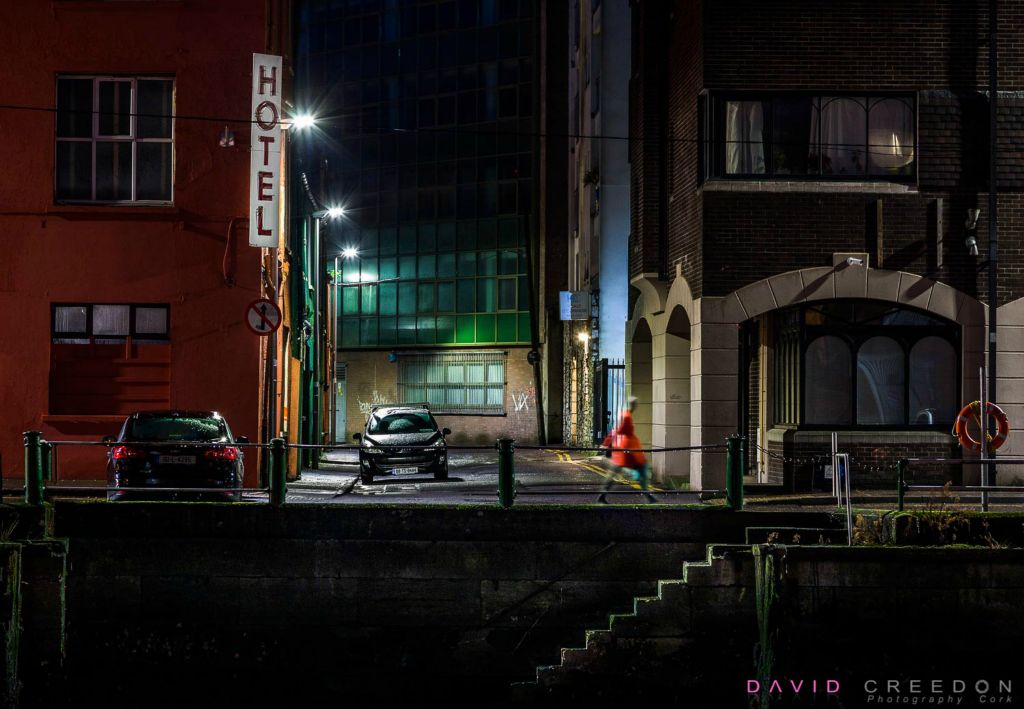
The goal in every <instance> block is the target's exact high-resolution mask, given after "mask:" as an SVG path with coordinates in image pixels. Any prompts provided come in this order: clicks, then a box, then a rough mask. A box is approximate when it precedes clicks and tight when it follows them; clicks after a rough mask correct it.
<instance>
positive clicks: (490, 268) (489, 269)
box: [477, 251, 498, 276]
mask: <svg viewBox="0 0 1024 709" xmlns="http://www.w3.org/2000/svg"><path fill="white" fill-rule="evenodd" d="M497 272H498V254H496V253H495V252H493V251H481V252H480V254H479V257H478V258H477V273H479V274H480V275H481V276H493V275H495V274H496V273H497Z"/></svg>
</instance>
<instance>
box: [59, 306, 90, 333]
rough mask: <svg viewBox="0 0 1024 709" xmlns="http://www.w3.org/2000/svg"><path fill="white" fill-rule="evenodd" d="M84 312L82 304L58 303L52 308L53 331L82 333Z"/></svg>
mask: <svg viewBox="0 0 1024 709" xmlns="http://www.w3.org/2000/svg"><path fill="white" fill-rule="evenodd" d="M85 327H86V312H85V306H84V305H59V306H57V307H56V308H54V315H53V331H54V332H55V333H57V334H58V335H59V334H61V333H84V332H85Z"/></svg>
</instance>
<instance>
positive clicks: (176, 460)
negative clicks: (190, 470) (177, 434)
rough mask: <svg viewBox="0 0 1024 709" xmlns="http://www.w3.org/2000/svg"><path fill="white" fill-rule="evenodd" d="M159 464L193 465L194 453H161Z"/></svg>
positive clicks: (194, 460) (194, 461)
mask: <svg viewBox="0 0 1024 709" xmlns="http://www.w3.org/2000/svg"><path fill="white" fill-rule="evenodd" d="M160 464H161V465H195V464H196V457H195V456H194V455H162V456H160Z"/></svg>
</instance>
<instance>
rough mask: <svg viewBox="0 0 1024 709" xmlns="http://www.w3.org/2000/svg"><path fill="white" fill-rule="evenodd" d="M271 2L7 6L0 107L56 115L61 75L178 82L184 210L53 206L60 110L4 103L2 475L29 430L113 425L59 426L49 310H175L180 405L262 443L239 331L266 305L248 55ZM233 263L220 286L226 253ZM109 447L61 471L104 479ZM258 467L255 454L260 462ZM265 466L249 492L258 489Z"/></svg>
mask: <svg viewBox="0 0 1024 709" xmlns="http://www.w3.org/2000/svg"><path fill="white" fill-rule="evenodd" d="M264 8H265V3H263V2H253V1H252V0H203V1H201V2H199V1H190V0H181V1H177V2H176V1H169V2H167V1H161V0H150V1H148V2H141V1H138V2H133V1H131V0H127V1H122V2H81V1H78V0H34V1H33V2H5V3H0V46H2V47H4V56H3V59H2V61H0V104H18V105H23V106H33V107H44V108H52V107H54V105H55V95H56V77H57V75H58V74H61V73H102V74H123V75H137V74H143V73H151V74H173V75H174V77H175V82H176V83H175V94H176V99H175V105H176V113H177V115H178V116H179V118H178V119H177V120H176V121H175V124H174V137H175V141H174V156H175V168H174V205H173V206H171V207H130V206H129V207H125V206H73V207H72V206H64V205H57V204H55V202H54V189H53V175H54V172H53V171H54V116H53V114H52V113H50V112H41V111H40V112H37V111H29V110H10V109H4V108H0V135H2V136H3V138H2V139H3V142H4V147H3V149H2V155H3V161H2V163H0V164H2V168H0V403H2V405H0V456H2V458H0V470H2V472H3V475H4V477H16V476H19V475H21V473H22V467H23V460H22V458H23V447H22V432H23V431H26V430H29V429H42V430H43V432H44V436H46V437H47V438H49V439H69V438H85V439H91V440H96V439H98V438H99V437H100V436H102V435H104V434H105V433H114V432H116V430H117V429H118V428H119V417H103V416H77V417H76V416H71V417H68V416H64V417H61V418H54V417H51V416H49V414H50V413H51V412H49V411H48V406H49V392H48V386H49V385H48V379H49V363H50V351H51V335H50V327H51V325H50V304H51V303H53V302H84V303H141V302H153V303H167V304H170V324H171V332H170V340H171V355H170V356H171V375H170V404H171V406H173V407H181V408H185V407H187V408H213V409H217V410H219V411H221V412H223V413H224V415H225V416H226V417H227V419H228V421H229V422H230V424H231V426H232V428H233V429H234V430H235V432H236V434H240V435H247V436H249V437H250V438H252V439H255V438H256V436H257V423H258V409H259V402H258V393H259V389H258V386H259V357H258V354H259V353H258V346H259V345H258V342H257V339H258V338H257V337H256V336H255V335H253V334H252V333H251V332H250V331H249V330H248V329H247V328H246V326H245V324H244V321H243V316H244V310H245V306H246V304H247V303H248V302H249V301H251V300H252V299H253V298H256V297H258V296H259V274H260V264H259V250H258V249H254V248H251V247H249V246H248V237H247V232H246V229H247V221H243V222H242V223H238V222H236V223H235V225H234V226H235V230H234V237H235V243H234V245H233V246H232V247H230V248H229V246H228V230H229V225H230V224H231V220H232V218H235V217H245V216H246V215H247V213H248V170H249V154H248V143H249V134H248V126H247V125H246V124H244V123H235V124H232V126H231V128H232V129H233V130H234V132H235V143H236V147H233V148H221V147H219V145H218V137H219V133H220V131H221V130H222V129H223V128H224V125H225V122H224V120H219V121H205V120H190V119H186V118H182V117H183V116H210V117H218V118H220V119H223V118H228V117H233V118H240V119H243V120H244V119H245V118H246V117H247V116H248V113H249V107H250V103H249V102H250V74H251V64H252V54H253V52H262V51H264V32H265V29H264V28H265V24H266V23H265V17H264ZM226 249H228V251H229V252H230V253H231V254H233V257H234V259H235V261H236V267H235V268H236V274H235V283H234V285H233V287H229V286H227V285H225V282H224V276H223V273H222V263H223V261H224V259H225V251H226ZM102 453H103V451H102V450H101V449H92V450H91V451H90V452H89V454H87V455H83V454H82V453H81V451H78V452H74V451H71V450H70V449H68V450H62V451H61V453H60V456H59V459H58V460H59V470H60V473H61V475H62V476H64V477H77V478H83V479H100V478H102V477H103V455H102ZM250 460H251V462H253V463H254V462H255V456H252V457H251V458H250ZM255 472H256V471H255V465H250V466H249V469H248V475H247V478H248V482H249V483H252V482H254V480H255Z"/></svg>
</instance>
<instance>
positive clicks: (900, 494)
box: [896, 458, 907, 512]
mask: <svg viewBox="0 0 1024 709" xmlns="http://www.w3.org/2000/svg"><path fill="white" fill-rule="evenodd" d="M906 478H907V461H906V459H904V458H900V459H899V460H897V461H896V501H897V507H896V509H897V510H899V511H900V512H902V511H903V498H904V497H905V496H906V494H907V483H906Z"/></svg>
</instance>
